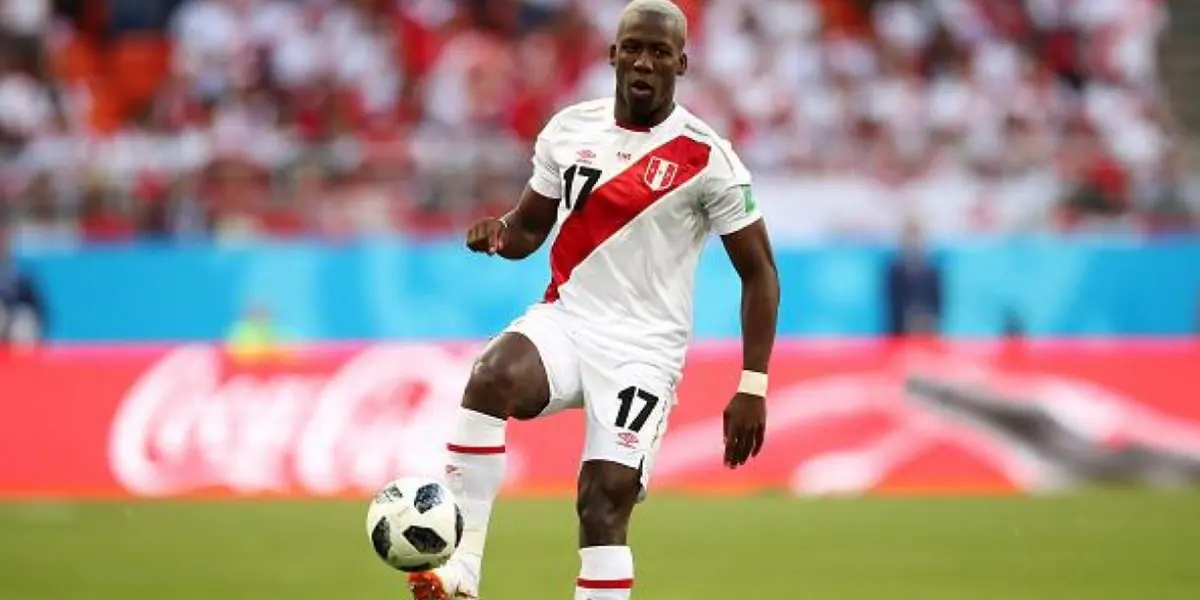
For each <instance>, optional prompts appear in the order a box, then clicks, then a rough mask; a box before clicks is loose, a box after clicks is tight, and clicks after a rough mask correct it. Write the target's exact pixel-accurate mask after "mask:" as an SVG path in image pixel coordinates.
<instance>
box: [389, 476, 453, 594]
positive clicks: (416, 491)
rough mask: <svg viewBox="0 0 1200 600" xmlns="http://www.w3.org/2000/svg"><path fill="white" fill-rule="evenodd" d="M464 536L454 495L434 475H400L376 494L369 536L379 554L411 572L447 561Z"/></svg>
mask: <svg viewBox="0 0 1200 600" xmlns="http://www.w3.org/2000/svg"><path fill="white" fill-rule="evenodd" d="M462 534H463V518H462V512H461V511H460V510H459V508H458V503H457V502H456V501H455V499H454V494H452V493H451V492H450V490H449V489H447V488H446V486H444V485H442V484H441V483H439V482H437V481H435V480H433V479H427V478H423V477H401V478H400V479H397V480H395V481H393V482H391V483H389V484H387V485H386V486H384V487H383V489H382V490H380V491H379V493H377V494H375V498H374V499H372V500H371V506H370V508H369V509H368V510H367V537H368V538H369V539H370V540H371V547H372V548H374V549H375V554H377V555H378V556H379V558H381V559H383V562H385V563H387V564H388V565H389V566H391V567H392V568H395V569H399V570H401V571H404V572H406V573H412V572H414V571H426V570H429V569H433V568H436V567H440V566H442V565H444V564H446V561H448V560H450V555H451V554H453V553H454V550H455V548H457V547H458V543H459V542H460V541H462Z"/></svg>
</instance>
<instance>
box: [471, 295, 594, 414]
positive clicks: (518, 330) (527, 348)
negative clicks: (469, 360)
mask: <svg viewBox="0 0 1200 600" xmlns="http://www.w3.org/2000/svg"><path fill="white" fill-rule="evenodd" d="M510 340H516V341H510ZM493 344H506V345H507V344H514V345H520V346H522V349H521V350H520V358H519V359H517V360H519V361H520V362H521V363H522V364H523V365H525V367H527V368H524V367H523V369H522V373H524V374H525V375H524V376H525V377H527V379H528V380H529V381H530V382H531V385H530V386H528V387H527V388H526V389H522V390H520V391H519V392H520V393H519V394H517V395H516V397H514V398H513V402H512V403H511V406H510V414H511V415H512V416H513V417H515V418H517V419H533V418H536V417H540V416H545V415H549V414H553V413H555V412H558V411H560V410H563V409H564V408H571V407H577V406H582V404H583V394H582V391H581V389H582V386H581V385H580V376H579V356H578V353H577V352H576V348H575V344H574V342H573V341H572V340H571V338H570V336H568V335H567V330H566V327H565V326H564V325H563V323H562V321H561V319H559V318H557V317H556V315H555V314H554V312H553V309H552V308H551V307H548V306H545V305H536V306H534V307H532V308H530V309H529V310H528V311H527V312H526V313H525V314H524V315H522V316H521V317H519V318H518V319H517V320H515V321H513V323H512V324H511V325H509V326H508V327H507V328H506V329H505V330H504V331H503V332H502V333H501V334H500V336H499V337H497V338H496V340H495V341H494V342H493ZM487 353H488V351H485V353H484V354H485V355H486V354H487Z"/></svg>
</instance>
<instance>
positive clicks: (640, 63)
mask: <svg viewBox="0 0 1200 600" xmlns="http://www.w3.org/2000/svg"><path fill="white" fill-rule="evenodd" d="M633 68H634V70H636V71H641V72H643V73H651V72H653V71H654V61H652V60H651V59H650V53H649V52H642V53H640V54H638V55H637V58H635V59H633Z"/></svg>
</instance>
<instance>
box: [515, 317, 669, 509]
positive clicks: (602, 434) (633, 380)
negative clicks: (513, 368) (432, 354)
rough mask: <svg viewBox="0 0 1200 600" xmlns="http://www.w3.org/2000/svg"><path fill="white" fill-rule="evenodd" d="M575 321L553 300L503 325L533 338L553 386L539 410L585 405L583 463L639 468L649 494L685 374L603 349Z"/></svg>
mask: <svg viewBox="0 0 1200 600" xmlns="http://www.w3.org/2000/svg"><path fill="white" fill-rule="evenodd" d="M571 321H572V319H571V318H570V317H568V316H567V315H565V314H563V313H562V312H561V311H560V310H559V309H558V308H557V307H555V306H554V305H552V304H537V305H534V306H532V307H531V308H530V309H529V310H528V311H526V313H525V314H524V315H522V316H521V317H519V318H517V319H516V320H515V321H513V322H512V324H511V325H509V326H508V327H507V328H506V329H505V330H504V331H505V332H515V333H519V334H521V335H523V336H525V337H526V338H529V340H530V341H532V342H533V345H534V346H536V347H537V351H538V354H539V355H540V356H541V359H542V365H543V366H544V367H545V369H546V376H547V378H548V379H549V384H550V403H549V404H548V405H547V406H546V408H545V410H543V411H542V413H541V415H539V416H548V415H552V414H555V413H558V412H561V411H563V410H565V409H568V408H584V409H586V410H585V412H586V413H587V438H586V441H585V442H584V449H583V461H584V462H586V461H589V460H605V461H611V462H615V463H618V464H622V465H625V466H628V467H632V468H634V469H638V470H639V471H640V472H641V482H642V489H641V492H640V494H639V498H638V500H643V499H644V498H645V496H646V490H647V489H648V488H649V485H648V484H649V481H650V472H651V470H652V468H653V466H654V458H655V455H656V454H657V453H658V449H659V447H660V445H661V444H662V437H663V434H664V433H665V432H666V428H667V416H668V415H669V414H670V412H671V408H672V407H673V406H674V405H675V401H676V396H675V387H676V385H677V383H678V380H679V377H678V374H676V373H671V372H668V371H666V370H664V369H663V368H661V367H658V366H654V365H649V364H646V363H644V362H632V361H630V359H628V358H627V357H624V356H619V355H617V353H615V352H613V351H612V350H610V349H605V350H603V351H602V350H600V349H599V348H597V346H596V345H595V344H589V343H587V341H586V337H585V336H582V335H579V334H578V333H575V334H573V333H572V332H573V331H574V332H578V331H579V329H578V328H576V327H572V323H571Z"/></svg>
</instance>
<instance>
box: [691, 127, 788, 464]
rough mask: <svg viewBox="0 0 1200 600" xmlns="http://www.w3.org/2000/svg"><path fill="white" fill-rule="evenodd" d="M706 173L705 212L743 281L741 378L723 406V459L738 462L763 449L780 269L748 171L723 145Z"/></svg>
mask: <svg viewBox="0 0 1200 600" xmlns="http://www.w3.org/2000/svg"><path fill="white" fill-rule="evenodd" d="M716 149H717V150H718V153H719V155H718V156H714V160H715V161H717V162H716V163H715V164H714V167H713V173H712V175H710V177H709V182H708V189H707V195H706V199H705V212H706V213H707V214H708V217H709V221H710V223H711V226H712V229H713V230H714V231H715V232H716V233H717V234H718V235H720V236H721V243H722V244H723V245H724V246H725V252H726V254H728V255H729V260H730V262H732V263H733V268H734V269H735V270H736V271H737V273H738V276H739V277H740V278H741V281H742V309H741V322H742V379H741V382H740V383H739V385H738V390H737V393H736V394H735V395H734V396H733V399H732V400H730V401H729V405H728V406H727V407H726V408H725V414H724V421H725V464H726V465H727V466H728V467H730V468H737V467H739V466H741V465H744V464H746V461H748V460H750V459H751V458H753V457H755V456H757V455H758V453H759V451H760V450H762V446H763V439H764V437H765V435H766V423H767V407H766V394H767V370H768V366H769V363H770V361H771V350H772V348H773V347H774V345H775V325H776V322H777V321H778V315H779V274H778V271H777V269H776V268H775V256H774V252H773V251H772V249H771V240H770V237H769V236H768V235H767V227H766V224H765V223H764V221H763V218H762V214H761V213H760V212H759V210H758V205H757V203H756V202H755V201H754V193H753V190H752V188H751V185H750V174H749V173H748V172H747V171H746V169H745V167H743V166H742V164H741V161H740V160H738V158H737V155H735V154H734V153H733V151H732V149H730V148H729V147H728V146H727V145H721V146H719V147H718V148H716Z"/></svg>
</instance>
